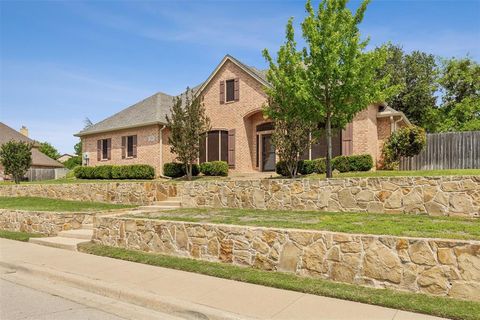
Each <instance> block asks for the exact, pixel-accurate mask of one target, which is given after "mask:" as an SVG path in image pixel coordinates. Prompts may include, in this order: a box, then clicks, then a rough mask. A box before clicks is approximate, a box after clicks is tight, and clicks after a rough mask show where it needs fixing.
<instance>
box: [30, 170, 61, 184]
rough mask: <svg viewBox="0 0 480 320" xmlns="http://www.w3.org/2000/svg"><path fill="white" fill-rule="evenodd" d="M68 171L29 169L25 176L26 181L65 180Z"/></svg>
mask: <svg viewBox="0 0 480 320" xmlns="http://www.w3.org/2000/svg"><path fill="white" fill-rule="evenodd" d="M68 171H69V170H68V169H66V168H57V169H50V168H49V169H44V168H30V169H28V171H27V174H26V175H25V176H26V178H27V179H28V181H39V180H53V179H60V178H65V176H66V175H67V172H68Z"/></svg>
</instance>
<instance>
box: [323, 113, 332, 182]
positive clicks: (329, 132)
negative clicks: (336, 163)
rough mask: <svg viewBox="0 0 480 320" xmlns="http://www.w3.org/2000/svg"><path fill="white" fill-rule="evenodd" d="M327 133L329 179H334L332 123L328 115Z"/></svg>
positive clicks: (326, 160)
mask: <svg viewBox="0 0 480 320" xmlns="http://www.w3.org/2000/svg"><path fill="white" fill-rule="evenodd" d="M325 131H326V133H327V158H326V159H325V162H326V165H327V171H326V173H327V178H331V177H332V123H331V116H330V114H328V113H327V121H326V123H325Z"/></svg>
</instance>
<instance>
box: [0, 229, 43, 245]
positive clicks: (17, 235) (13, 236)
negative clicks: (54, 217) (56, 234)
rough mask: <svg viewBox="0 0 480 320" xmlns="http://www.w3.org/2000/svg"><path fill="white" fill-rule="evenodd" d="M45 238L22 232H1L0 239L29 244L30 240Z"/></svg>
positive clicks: (36, 234) (37, 234) (40, 235)
mask: <svg viewBox="0 0 480 320" xmlns="http://www.w3.org/2000/svg"><path fill="white" fill-rule="evenodd" d="M40 237H45V236H44V235H42V234H39V233H29V232H21V231H8V230H0V238H5V239H10V240H17V241H23V242H27V241H28V240H29V239H30V238H40Z"/></svg>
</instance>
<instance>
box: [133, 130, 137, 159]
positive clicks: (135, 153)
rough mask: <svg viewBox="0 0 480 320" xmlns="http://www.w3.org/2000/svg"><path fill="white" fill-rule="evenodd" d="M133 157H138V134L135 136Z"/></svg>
mask: <svg viewBox="0 0 480 320" xmlns="http://www.w3.org/2000/svg"><path fill="white" fill-rule="evenodd" d="M133 157H134V158H136V157H137V135H134V136H133Z"/></svg>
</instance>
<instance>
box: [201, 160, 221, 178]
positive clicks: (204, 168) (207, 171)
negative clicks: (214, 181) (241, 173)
mask: <svg viewBox="0 0 480 320" xmlns="http://www.w3.org/2000/svg"><path fill="white" fill-rule="evenodd" d="M200 172H201V173H203V174H204V175H206V176H222V177H226V176H228V163H227V162H225V161H211V162H204V163H201V164H200Z"/></svg>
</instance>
